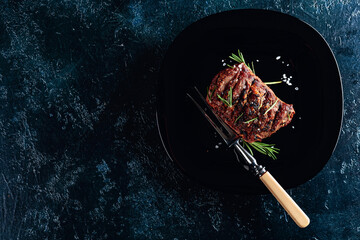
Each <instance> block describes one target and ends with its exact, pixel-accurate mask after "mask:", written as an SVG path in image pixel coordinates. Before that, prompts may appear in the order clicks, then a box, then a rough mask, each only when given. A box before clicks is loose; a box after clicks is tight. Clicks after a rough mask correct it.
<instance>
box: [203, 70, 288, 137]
mask: <svg viewBox="0 0 360 240" xmlns="http://www.w3.org/2000/svg"><path fill="white" fill-rule="evenodd" d="M231 96H232V98H231ZM220 97H221V98H223V99H225V100H227V101H228V102H227V103H224V101H223V100H221V99H220ZM230 98H231V99H230ZM206 101H207V103H208V104H209V105H210V107H211V108H212V109H213V110H214V112H215V114H217V115H218V116H220V117H221V118H222V119H223V120H224V121H225V123H227V124H228V125H229V126H230V127H231V128H232V129H233V130H234V131H235V132H236V133H237V135H238V136H239V137H240V138H242V139H244V140H245V141H247V142H250V143H251V142H254V141H261V140H262V139H264V138H267V137H269V136H271V135H272V134H274V133H275V132H276V131H278V130H279V129H280V128H281V127H284V126H286V125H288V124H289V123H290V122H291V120H292V118H293V116H294V114H295V110H294V108H293V105H292V104H287V103H285V102H283V101H281V100H280V99H279V98H278V97H277V96H276V95H275V93H274V92H273V91H272V90H271V89H270V88H269V87H268V86H267V85H266V84H264V83H263V82H262V81H261V79H260V78H259V77H257V76H256V75H255V74H254V73H253V72H252V71H251V70H250V69H249V68H248V67H247V66H246V65H245V64H244V63H241V64H237V65H234V68H226V69H224V70H222V71H221V72H219V73H218V74H217V75H216V76H215V77H214V78H213V80H212V82H211V84H210V87H209V91H208V94H207V97H206Z"/></svg>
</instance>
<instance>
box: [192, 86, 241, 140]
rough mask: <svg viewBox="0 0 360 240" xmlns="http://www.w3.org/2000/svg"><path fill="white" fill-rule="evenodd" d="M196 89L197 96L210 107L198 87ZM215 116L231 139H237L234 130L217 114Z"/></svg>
mask: <svg viewBox="0 0 360 240" xmlns="http://www.w3.org/2000/svg"><path fill="white" fill-rule="evenodd" d="M194 89H195V91H196V92H197V94H198V95H199V96H200V98H201V100H202V101H203V102H204V103H205V104H206V106H208V104H207V102H206V100H205V98H204V97H203V95H202V94H201V93H200V91H199V90H198V89H197V87H196V86H195V87H194ZM210 109H211V108H210ZM211 111H212V110H211ZM214 115H215V117H216V118H217V119H218V121H219V123H220V124H221V125H222V127H223V128H224V129H225V130H226V131H227V132H228V134H229V136H231V138H235V137H236V133H235V132H234V130H232V129H231V128H230V127H229V126H228V125H227V124H226V123H225V122H224V121H223V120H222V119H221V118H220V117H219V116H218V115H216V114H215V113H214Z"/></svg>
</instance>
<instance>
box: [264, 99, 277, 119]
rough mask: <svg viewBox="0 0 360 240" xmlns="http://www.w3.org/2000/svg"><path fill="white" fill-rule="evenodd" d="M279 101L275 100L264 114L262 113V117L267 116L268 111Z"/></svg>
mask: <svg viewBox="0 0 360 240" xmlns="http://www.w3.org/2000/svg"><path fill="white" fill-rule="evenodd" d="M278 100H279V99H276V101H275V102H274V104H273V105H271V106H270V107H269V108H268V109H267V110H266V111H265V112H264V115H265V114H267V112H268V111H270V110H271V109H272V108H273V107H274V106H275V104H276V103H277V102H278Z"/></svg>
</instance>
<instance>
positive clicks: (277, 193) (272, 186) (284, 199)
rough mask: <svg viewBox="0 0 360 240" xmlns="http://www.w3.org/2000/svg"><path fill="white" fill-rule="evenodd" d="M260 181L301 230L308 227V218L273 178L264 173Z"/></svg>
mask: <svg viewBox="0 0 360 240" xmlns="http://www.w3.org/2000/svg"><path fill="white" fill-rule="evenodd" d="M260 180H261V181H262V182H263V183H264V184H265V186H266V187H267V188H268V189H269V191H270V192H271V193H272V195H273V196H274V197H275V198H276V200H278V202H279V203H280V204H281V206H282V207H283V208H284V209H285V211H286V212H287V213H288V214H289V215H290V217H291V218H292V219H293V220H294V222H295V223H296V224H297V225H298V226H299V227H301V228H305V227H307V226H308V225H309V223H310V219H309V217H308V216H307V215H306V214H305V213H304V212H303V210H301V208H300V207H299V206H298V205H297V204H296V202H295V201H294V200H293V199H292V198H291V197H290V196H289V194H287V192H286V191H285V190H284V189H283V188H282V187H281V186H280V184H279V183H278V182H277V181H276V180H275V178H274V177H273V176H272V175H271V174H270V173H269V172H266V173H264V174H263V175H262V176H261V177H260Z"/></svg>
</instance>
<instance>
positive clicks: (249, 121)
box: [244, 117, 258, 123]
mask: <svg viewBox="0 0 360 240" xmlns="http://www.w3.org/2000/svg"><path fill="white" fill-rule="evenodd" d="M256 119H258V118H257V117H256V118H253V119H250V120H248V121H246V122H244V123H251V122H252V121H255V120H256Z"/></svg>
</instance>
